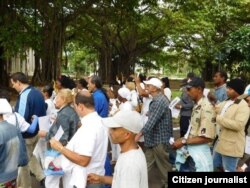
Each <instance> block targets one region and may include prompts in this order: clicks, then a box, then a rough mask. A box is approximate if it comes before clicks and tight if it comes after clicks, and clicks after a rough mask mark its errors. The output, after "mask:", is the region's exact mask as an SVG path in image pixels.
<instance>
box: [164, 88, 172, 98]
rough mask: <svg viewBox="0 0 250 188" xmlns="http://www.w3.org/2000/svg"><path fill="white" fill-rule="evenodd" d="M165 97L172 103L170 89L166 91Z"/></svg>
mask: <svg viewBox="0 0 250 188" xmlns="http://www.w3.org/2000/svg"><path fill="white" fill-rule="evenodd" d="M164 95H165V96H166V97H167V98H168V100H169V101H171V90H170V89H169V88H165V89H164Z"/></svg>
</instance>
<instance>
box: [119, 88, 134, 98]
mask: <svg viewBox="0 0 250 188" xmlns="http://www.w3.org/2000/svg"><path fill="white" fill-rule="evenodd" d="M118 94H119V95H120V96H121V97H122V98H124V99H127V100H128V101H129V100H130V99H131V92H130V90H129V89H128V88H126V87H123V88H120V89H119V90H118Z"/></svg>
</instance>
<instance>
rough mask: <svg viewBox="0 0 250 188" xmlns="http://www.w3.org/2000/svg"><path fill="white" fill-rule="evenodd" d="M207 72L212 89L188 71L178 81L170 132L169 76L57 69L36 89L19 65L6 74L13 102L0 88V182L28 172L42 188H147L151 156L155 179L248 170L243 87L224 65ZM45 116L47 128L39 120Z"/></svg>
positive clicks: (24, 184) (249, 96)
mask: <svg viewBox="0 0 250 188" xmlns="http://www.w3.org/2000/svg"><path fill="white" fill-rule="evenodd" d="M213 80H214V86H215V87H214V88H210V90H209V92H207V91H206V90H208V89H207V88H206V86H205V82H204V80H202V79H201V78H200V77H197V76H195V75H194V73H189V74H188V75H187V78H185V79H184V80H182V81H181V85H180V86H181V88H180V91H181V96H180V101H179V102H178V103H177V104H175V106H174V108H175V109H177V110H179V111H180V115H179V122H180V136H178V138H173V137H174V136H173V123H172V122H173V121H172V111H171V109H170V108H169V106H170V103H171V100H172V98H173V97H172V91H171V89H170V84H169V79H168V78H167V77H164V78H161V79H160V78H157V77H148V78H146V77H145V76H143V75H139V76H134V75H131V76H130V77H128V78H127V79H126V80H125V81H120V80H118V81H117V83H115V84H110V86H109V87H107V88H104V87H103V84H102V80H101V78H100V77H98V76H96V75H93V76H91V77H88V78H82V79H80V80H78V81H77V82H76V83H75V82H74V81H73V80H72V79H71V78H70V77H67V76H64V75H62V76H60V77H59V78H58V79H57V80H56V81H55V82H54V85H53V84H49V85H46V86H44V87H43V88H42V89H41V90H39V89H37V88H34V87H33V86H31V85H30V84H29V81H28V77H27V76H26V75H25V74H24V73H21V72H17V73H14V74H12V75H11V77H10V83H11V85H12V87H13V88H14V89H15V90H16V91H17V92H18V93H19V95H18V97H17V99H16V104H15V106H14V108H12V107H11V105H10V94H9V93H8V92H7V91H5V90H1V91H0V105H1V109H0V151H1V152H0V164H1V165H0V188H14V187H18V188H31V187H32V185H31V175H33V176H35V178H36V179H37V180H38V181H39V182H40V184H41V186H42V187H46V188H50V187H51V188H52V187H53V188H59V187H60V186H61V184H62V186H63V187H66V188H80V187H81V188H82V187H86V188H103V187H111V186H112V188H127V187H131V188H147V187H148V179H149V178H150V177H148V173H149V172H150V171H151V169H152V167H153V166H154V165H155V166H156V167H157V169H158V170H159V175H160V179H159V180H158V181H159V183H160V184H161V186H162V187H168V172H171V171H173V169H175V168H176V169H177V171H180V172H184V171H185V172H187V171H188V172H190V171H192V172H213V171H221V172H235V171H239V172H242V171H249V169H250V163H249V161H250V156H249V153H245V146H246V144H247V143H246V136H249V134H250V130H249V124H250V120H249V116H250V90H249V86H246V83H245V81H243V80H242V79H240V78H234V79H231V80H230V81H227V80H228V78H227V74H226V73H225V72H223V71H218V72H216V73H215V75H214V77H213ZM44 116H47V117H48V118H49V125H48V126H49V129H48V130H43V129H41V125H39V124H41V122H40V121H39V117H44ZM39 127H40V128H39ZM58 132H61V135H60V137H59V138H56V137H57V135H58V134H59V133H58ZM109 150H111V159H110V151H109ZM111 165H114V166H115V167H114V172H113V171H112V166H111Z"/></svg>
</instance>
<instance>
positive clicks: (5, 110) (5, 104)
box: [0, 98, 12, 114]
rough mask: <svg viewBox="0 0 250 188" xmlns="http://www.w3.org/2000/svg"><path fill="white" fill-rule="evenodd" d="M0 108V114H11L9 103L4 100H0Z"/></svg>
mask: <svg viewBox="0 0 250 188" xmlns="http://www.w3.org/2000/svg"><path fill="white" fill-rule="evenodd" d="M0 106H1V108H0V114H8V113H12V108H11V106H10V103H9V102H8V101H7V100H6V99H3V98H0Z"/></svg>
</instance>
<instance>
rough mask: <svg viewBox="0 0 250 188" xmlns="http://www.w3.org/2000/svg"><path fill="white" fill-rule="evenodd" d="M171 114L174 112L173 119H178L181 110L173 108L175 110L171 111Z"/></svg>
mask: <svg viewBox="0 0 250 188" xmlns="http://www.w3.org/2000/svg"><path fill="white" fill-rule="evenodd" d="M170 109H171V108H170ZM171 112H172V117H173V118H178V117H179V115H180V110H179V109H176V108H173V109H171Z"/></svg>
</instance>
